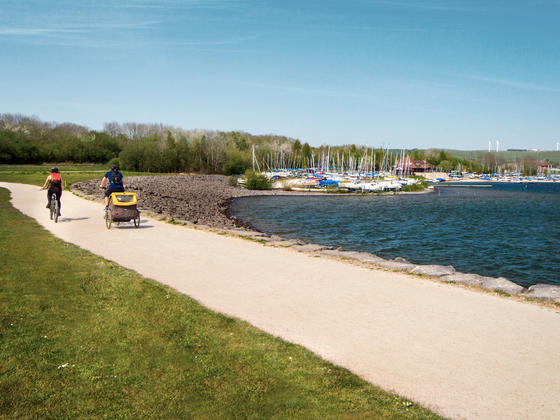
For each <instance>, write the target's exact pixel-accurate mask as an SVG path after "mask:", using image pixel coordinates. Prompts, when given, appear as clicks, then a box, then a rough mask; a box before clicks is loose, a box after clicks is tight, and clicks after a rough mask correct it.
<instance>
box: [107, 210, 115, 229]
mask: <svg viewBox="0 0 560 420" xmlns="http://www.w3.org/2000/svg"><path fill="white" fill-rule="evenodd" d="M111 223H113V214H112V213H111V211H110V210H105V226H106V227H107V229H111Z"/></svg>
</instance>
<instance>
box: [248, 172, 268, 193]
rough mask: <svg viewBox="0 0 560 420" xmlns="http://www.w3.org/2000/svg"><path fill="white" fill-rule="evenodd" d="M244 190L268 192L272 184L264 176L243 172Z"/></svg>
mask: <svg viewBox="0 0 560 420" xmlns="http://www.w3.org/2000/svg"><path fill="white" fill-rule="evenodd" d="M245 188H247V189H248V190H270V189H271V188H272V183H271V182H270V179H268V178H267V176H266V175H263V174H261V173H259V172H255V171H251V170H247V171H246V172H245Z"/></svg>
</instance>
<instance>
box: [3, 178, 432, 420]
mask: <svg viewBox="0 0 560 420" xmlns="http://www.w3.org/2000/svg"><path fill="white" fill-rule="evenodd" d="M8 199H9V196H8V192H7V190H5V189H0V264H1V266H2V270H1V271H0V417H1V418H36V417H41V418H43V417H46V418H81V417H95V418H97V417H100V418H101V417H111V418H115V417H124V418H354V417H358V418H379V419H381V418H383V419H386V418H394V419H408V418H411V419H431V418H439V417H437V416H436V415H434V414H432V413H430V412H429V411H427V410H425V409H423V408H422V407H419V406H417V405H416V404H412V405H411V404H410V403H409V402H408V401H406V400H404V399H402V398H399V397H397V396H394V395H392V394H389V393H386V392H383V391H381V390H380V389H378V388H376V387H374V386H372V385H370V384H368V383H366V382H365V381H363V380H361V379H360V378H358V377H356V376H355V375H352V374H351V373H350V372H348V371H347V370H345V369H342V368H339V367H336V366H333V365H332V364H330V363H327V362H325V361H323V360H321V359H319V358H317V357H316V356H314V355H313V354H312V353H310V352H309V351H307V350H305V349H304V348H302V347H300V346H296V345H293V344H289V343H286V342H283V341H282V340H280V339H277V338H274V337H271V336H269V335H268V334H265V333H263V332H261V331H259V330H257V329H255V328H253V327H251V326H250V325H248V324H247V323H244V322H242V321H239V320H236V319H232V318H228V317H225V316H222V315H220V314H216V313H213V312H211V311H209V310H207V309H205V308H203V307H201V306H200V305H199V304H197V303H196V302H195V301H193V300H192V299H190V298H188V297H186V296H184V295H181V294H179V293H176V292H174V291H173V290H171V289H169V288H167V287H165V286H162V285H160V284H158V283H155V282H153V281H150V280H147V279H144V278H142V277H140V276H139V275H138V274H136V273H134V272H133V271H130V270H126V269H124V268H122V267H119V266H117V265H115V264H112V263H110V262H108V261H106V260H104V259H102V258H99V257H97V256H95V255H92V254H90V253H89V252H87V251H84V250H82V249H80V248H78V247H75V246H73V245H71V244H67V243H64V242H62V241H61V240H59V239H57V238H55V237H53V236H52V235H51V234H49V233H48V232H46V231H45V230H44V229H43V228H41V227H40V226H39V225H38V224H37V223H36V222H35V221H33V220H32V219H30V218H28V217H26V216H23V215H22V214H21V213H20V212H18V211H17V210H15V209H14V208H13V207H12V206H11V205H10V204H9V201H8Z"/></svg>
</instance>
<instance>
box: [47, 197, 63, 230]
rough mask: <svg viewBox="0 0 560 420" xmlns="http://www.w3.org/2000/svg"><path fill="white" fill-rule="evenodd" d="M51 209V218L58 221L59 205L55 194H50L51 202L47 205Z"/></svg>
mask: <svg viewBox="0 0 560 420" xmlns="http://www.w3.org/2000/svg"><path fill="white" fill-rule="evenodd" d="M49 208H50V211H51V220H54V222H55V223H58V216H59V213H60V207H59V206H58V200H57V199H56V194H55V193H52V194H51V204H50V206H49Z"/></svg>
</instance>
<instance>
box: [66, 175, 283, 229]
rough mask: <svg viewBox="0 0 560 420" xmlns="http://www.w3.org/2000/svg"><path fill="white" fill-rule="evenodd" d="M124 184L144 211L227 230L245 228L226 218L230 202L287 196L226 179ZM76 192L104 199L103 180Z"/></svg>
mask: <svg viewBox="0 0 560 420" xmlns="http://www.w3.org/2000/svg"><path fill="white" fill-rule="evenodd" d="M124 181H125V187H126V190H127V191H129V192H135V193H136V194H137V196H138V207H139V208H140V209H141V210H145V211H148V212H150V213H154V214H156V215H161V216H162V217H168V218H173V219H176V220H183V221H186V222H190V223H193V224H197V225H205V226H209V227H213V228H225V229H231V228H235V227H243V226H242V224H241V223H240V222H238V221H236V220H235V219H232V218H229V217H228V216H227V214H226V212H227V209H228V205H229V201H230V200H232V199H234V198H238V197H249V196H255V195H276V194H282V193H283V191H250V190H246V189H244V188H240V187H232V186H230V185H229V184H228V179H227V177H226V176H223V175H173V176H142V177H126V178H125V180H124ZM72 189H73V190H77V191H79V192H80V193H82V194H84V195H86V196H88V197H90V198H95V199H102V198H103V190H102V189H101V188H99V180H92V181H85V182H78V183H77V184H74V185H73V186H72Z"/></svg>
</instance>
